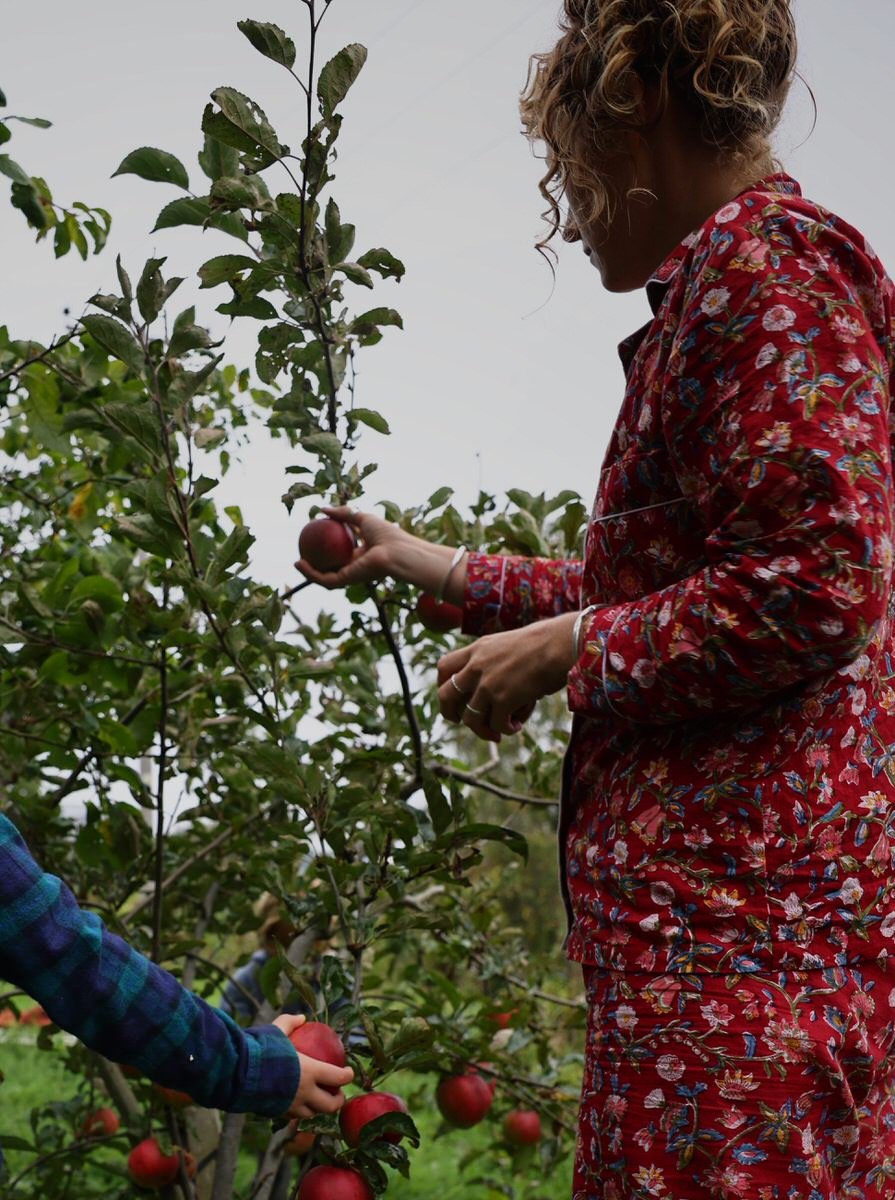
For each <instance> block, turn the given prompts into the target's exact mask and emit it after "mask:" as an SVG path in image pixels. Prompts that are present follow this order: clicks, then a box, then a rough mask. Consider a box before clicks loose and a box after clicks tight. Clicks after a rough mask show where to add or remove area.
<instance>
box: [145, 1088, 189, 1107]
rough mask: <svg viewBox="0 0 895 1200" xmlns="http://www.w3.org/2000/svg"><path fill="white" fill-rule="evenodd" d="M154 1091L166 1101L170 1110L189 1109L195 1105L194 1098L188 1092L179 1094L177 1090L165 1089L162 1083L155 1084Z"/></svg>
mask: <svg viewBox="0 0 895 1200" xmlns="http://www.w3.org/2000/svg"><path fill="white" fill-rule="evenodd" d="M152 1090H153V1091H154V1092H155V1094H156V1095H157V1096H159V1097H161V1099H162V1100H164V1102H165V1104H167V1105H168V1107H169V1108H177V1109H180V1108H189V1106H190V1105H191V1104H194V1103H195V1101H194V1100H193V1097H192V1096H190V1095H188V1094H187V1093H186V1092H179V1091H178V1090H177V1088H169V1087H164V1086H163V1085H162V1084H160V1083H154V1084H153V1085H152Z"/></svg>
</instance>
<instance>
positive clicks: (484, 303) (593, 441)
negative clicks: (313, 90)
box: [0, 0, 895, 583]
mask: <svg viewBox="0 0 895 1200" xmlns="http://www.w3.org/2000/svg"><path fill="white" fill-rule="evenodd" d="M557 8H558V6H557V4H556V3H553V2H551V0H451V3H450V4H446V3H444V0H377V2H376V3H373V2H371V0H334V2H333V5H332V9H331V12H330V14H329V16H328V17H327V21H326V24H325V25H324V34H323V40H324V51H325V53H326V54H327V56H328V55H329V54H331V53H333V52H335V50H337V49H338V48H339V47H340V46H341V45H342V44H344V43H345V42H348V41H361V42H364V43H365V44H366V45H367V46H368V47H369V49H370V59H369V62H368V65H367V67H366V69H365V71H364V73H363V75H362V76H361V79H360V81H359V82H358V84H357V85H356V88H355V90H354V91H353V92H352V94H351V96H350V98H349V100H348V102H347V103H346V105H345V106H344V113H345V132H344V136H343V140H342V143H341V147H342V149H341V164H340V168H339V177H338V179H337V182H336V185H335V189H334V191H335V195H336V197H337V199H338V200H339V203H340V205H341V208H342V213H343V219H347V220H351V221H354V222H355V223H356V224H357V225H358V230H359V239H358V241H359V249H361V250H362V249H366V248H367V247H369V246H380V245H381V246H386V247H388V248H389V249H391V250H392V251H393V252H394V253H396V254H398V255H399V256H400V257H401V258H403V259H404V261H405V263H406V264H407V268H408V274H407V277H406V280H405V281H404V283H402V284H401V286H400V287H397V288H396V287H394V286H391V287H383V289H382V290H381V292H380V293H379V297H378V302H381V303H389V304H393V305H394V306H395V307H397V308H398V309H399V310H400V311H401V312H402V313H403V315H404V318H405V323H406V331H405V332H404V333H400V332H397V331H394V332H392V331H390V332H388V334H387V337H386V340H385V341H384V342H383V343H382V344H381V345H380V346H377V347H373V348H372V349H370V350H367V351H365V352H364V353H363V356H362V358H361V360H360V387H359V394H358V403H360V404H362V405H363V406H365V407H372V408H378V409H380V410H381V411H383V412H384V413H385V414H386V416H387V418H388V420H389V422H390V424H391V426H392V429H393V435H392V437H391V438H390V439H376V438H375V437H373V436H371V437H370V438H369V439H368V442H367V445H368V447H370V449H371V454H370V456H371V457H373V456H374V453H373V450H372V446H371V443H373V442H375V443H376V449H377V450H378V451H379V453H378V460H379V461H380V463H381V471H380V472H379V474H378V475H377V476H375V477H374V478H373V480H372V481H371V485H370V495H371V499H373V500H375V499H379V498H382V497H390V498H393V499H396V500H398V501H400V502H402V503H408V504H409V503H414V502H417V501H419V500H421V499H422V498H424V497H425V496H426V495H428V494H429V492H430V491H432V490H434V488H435V487H436V486H438V485H440V484H442V483H447V484H450V485H452V486H454V487H455V488H456V489H457V491H458V497H459V498H460V499H461V500H462V501H463V502H466V501H470V500H472V499H473V498H474V496H475V494H476V492H477V489H478V487H479V484H480V483H481V484H482V485H483V486H484V487H485V488H487V489H489V490H492V491H496V492H501V491H503V490H505V489H506V488H507V487H512V486H521V487H524V488H526V489H527V490H529V491H540V490H543V489H546V490H547V491H551V492H556V491H558V490H560V489H561V488H566V487H571V488H574V489H576V490H578V491H580V492H581V493H582V494H583V495H584V496H585V500H586V502H587V503H589V502H590V499H591V497H592V494H593V491H594V488H595V484H596V478H597V472H598V469H599V466H600V462H601V459H602V455H603V451H604V448H605V445H606V442H607V440H608V436H609V432H610V429H611V427H612V423H613V420H614V417H615V413H616V411H617V408H618V405H619V402H620V399H621V388H622V378H621V372H620V367H619V364H618V360H617V357H616V352H615V347H616V344H617V342H618V341H619V340H620V339H621V338H622V337H623V336H624V335H625V334H627V333H629V332H630V331H631V330H632V329H634V328H636V327H637V326H638V325H639V324H641V323H642V321H643V320H644V319H645V317H646V315H647V308H646V303H645V299H644V297H643V296H642V294H637V295H632V296H622V297H619V296H611V295H608V294H607V293H605V292H603V291H602V289H601V287H600V282H599V277H598V275H597V274H596V272H595V271H594V270H593V269H592V268H591V267H590V266H589V265H588V263H587V262H586V260H585V258H584V256H583V255H582V254H581V252H580V250H578V249H577V248H568V249H564V250H563V253H562V256H561V265H560V271H559V277H558V282H557V286H556V288H555V291H553V293H552V295H551V280H550V276H549V272H548V271H547V268H546V267H545V266H544V264H543V263H542V261H541V259H540V258H539V257H538V255H537V254H536V253H535V252H534V250H533V249H532V243H533V240H534V238H535V235H536V234H537V232H538V229H539V218H538V214H539V212H540V207H541V204H540V198H539V196H538V194H537V190H536V182H537V178H538V175H539V164H538V163H536V162H535V161H534V160H533V159H532V156H531V152H530V150H529V148H528V146H527V144H526V143H525V141H524V140H523V139H522V137H521V136H520V135H519V121H518V116H517V108H516V102H517V96H518V93H519V90H520V87H521V85H522V83H523V81H524V78H525V73H526V64H527V58H528V55H529V54H530V53H531V52H533V51H535V50H537V49H542V48H546V47H547V46H548V45H549V44H550V42H551V39H552V36H553V30H554V28H555V18H556V13H557ZM798 13H799V18H800V26H801V37H802V64H801V65H802V72H803V74H804V76H805V78H806V79H807V81H808V82H809V83H810V85H811V87H812V88H813V90H814V93H815V95H816V97H817V104H818V109H819V114H818V121H817V127H816V129H815V130H814V132H813V134H811V136H810V138H809V133H810V131H811V124H812V112H811V106H810V102H809V100H808V93H807V90H806V88H805V87H804V86H802V85H797V87H796V90H795V93H794V96H793V99H792V102H791V105H790V110H789V114H788V117H787V120H786V123H785V125H784V127H783V129H782V131H781V134H780V136H779V139H778V153H779V155H780V157H781V158H782V159H783V161H784V163H785V165H786V166H787V167H788V169H790V171H791V172H792V173H794V174H795V175H797V176H798V177H799V178H800V180H801V181H802V183H803V186H804V188H805V191H806V193H807V194H809V195H810V196H812V197H813V198H815V199H817V200H819V201H821V202H823V203H825V204H827V205H828V206H829V207H831V208H833V209H834V210H837V211H838V212H840V213H841V214H842V215H843V216H845V217H846V218H848V219H849V220H851V221H852V222H853V223H854V224H856V225H857V226H858V227H859V228H861V229H862V230H863V231H864V232H865V233H866V234H867V235H868V236H869V237H870V239H871V241H872V242H873V243H874V244H875V246H876V249H877V250H878V252H879V253H880V254H881V256H882V258H883V260H884V261H885V262H887V263H888V264H890V267H891V264H892V263H895V229H893V224H892V218H891V213H892V195H893V183H895V178H893V176H895V162H893V156H892V138H891V132H890V129H891V122H892V112H893V108H895V105H893V100H895V85H893V82H892V67H891V54H892V47H893V44H895V5H893V3H892V0H801V3H800V4H799V5H798ZM241 17H254V18H257V19H260V20H269V21H275V22H277V23H278V24H280V25H282V26H283V27H284V28H285V29H286V30H287V31H288V32H290V33H291V34H292V35H293V36H294V37H295V39H296V41H297V42H298V43H299V46H300V47H301V45H302V44H303V42H304V28H305V8H304V6H303V4H301V3H300V0H213V3H212V2H209V0H176V2H175V0H154V3H152V4H146V5H138V4H135V3H122V2H121V0H88V3H86V4H82V5H73V4H71V3H70V2H69V0H66V2H65V3H63V2H62V0H44V2H43V3H42V4H25V3H17V4H8V5H7V6H6V8H5V11H4V35H5V36H4V41H3V46H2V48H0V59H2V65H0V85H2V87H3V89H4V90H5V91H6V93H7V97H8V100H9V111H11V112H18V113H22V114H23V115H26V116H27V115H40V116H45V117H48V118H50V119H52V120H53V121H54V123H55V124H54V127H53V129H51V130H49V131H47V132H45V133H41V132H39V131H37V130H31V129H22V130H21V132H20V131H19V130H18V129H17V130H16V135H15V140H14V141H13V143H12V144H11V145H10V146H9V147H8V149H9V150H10V151H12V153H13V156H14V157H15V158H16V159H18V160H20V161H21V162H22V164H23V165H24V166H25V167H26V168H27V169H29V170H30V171H32V172H34V173H38V174H44V175H45V176H46V178H47V179H48V180H49V181H50V184H51V186H52V187H53V189H54V192H55V193H56V197H57V199H59V200H69V201H70V200H73V199H83V200H85V201H87V202H92V203H97V204H102V205H104V206H105V207H107V208H109V209H110V210H111V211H112V213H113V216H114V221H115V223H114V226H113V234H112V239H111V244H110V247H109V250H108V251H107V252H106V253H104V254H103V255H100V256H99V257H98V258H92V259H90V260H89V261H88V262H87V263H86V264H83V263H81V262H80V261H79V260H77V259H76V258H75V257H74V256H72V255H70V256H69V257H68V258H67V259H64V260H62V262H60V263H55V262H54V260H53V257H52V251H51V249H50V248H49V247H48V246H46V245H40V246H34V245H33V244H31V242H30V239H29V235H28V233H27V232H26V231H25V230H24V229H23V221H22V218H21V216H20V215H19V214H18V213H15V212H13V211H12V210H11V209H10V208H9V207H8V206H7V204H6V203H5V200H4V201H3V202H0V239H2V244H3V262H4V267H5V270H4V273H3V276H2V278H0V322H4V321H5V322H6V323H8V324H9V326H10V328H11V332H12V333H13V334H14V335H15V336H20V337H25V336H31V337H38V338H44V339H47V338H49V337H50V336H51V335H52V334H53V333H54V332H56V331H58V330H59V329H60V328H61V327H62V326H63V325H64V322H65V318H64V317H63V308H65V307H66V306H67V307H69V308H71V309H72V311H73V312H75V313H77V312H79V311H80V310H81V308H82V306H83V302H84V300H85V299H86V297H87V296H89V295H90V294H91V293H92V292H94V291H97V290H114V287H115V275H114V258H115V254H116V253H117V252H120V253H121V254H122V257H123V258H124V260H125V262H126V264H128V265H129V267H130V269H131V273H132V274H135V273H139V269H140V267H141V265H142V263H143V261H144V260H145V259H146V258H147V257H148V256H149V255H150V254H151V253H158V254H167V255H168V256H169V263H168V270H170V271H171V273H175V274H188V273H189V271H190V270H191V269H194V268H195V266H196V265H198V264H199V263H200V262H202V261H203V260H204V259H205V258H208V257H210V256H211V255H212V254H214V253H219V252H221V250H222V249H226V248H229V246H227V245H226V244H225V243H222V242H221V241H220V240H219V235H216V234H206V235H201V234H200V233H199V231H197V230H195V229H187V230H183V231H180V230H177V231H166V232H164V233H162V234H156V235H150V234H149V230H150V229H151V228H152V225H153V223H154V219H155V215H156V213H157V212H158V210H159V209H160V208H161V207H162V205H163V204H164V203H166V202H167V201H168V200H169V199H173V198H174V196H175V195H176V194H177V193H176V192H175V190H174V189H173V188H171V187H167V186H165V185H161V184H149V183H144V182H143V181H141V180H137V179H134V178H132V177H123V178H117V179H110V176H111V174H112V172H113V171H114V169H115V167H116V166H117V165H118V163H119V161H120V160H121V159H122V157H123V156H124V155H125V154H126V153H127V152H128V151H129V150H131V149H133V148H134V147H136V146H140V145H154V146H159V147H161V148H163V149H166V150H169V151H172V152H173V153H175V154H177V155H178V156H179V157H181V158H182V160H183V161H184V162H185V163H186V164H187V165H188V168H189V170H190V174H191V177H192V179H193V180H194V181H195V186H196V189H197V190H199V189H200V188H201V186H202V185H201V177H200V173H199V170H198V167H197V166H196V159H195V156H196V151H197V149H198V148H199V145H200V134H199V121H200V117H201V113H202V109H203V106H204V104H205V102H206V100H207V97H208V93H209V92H210V91H211V90H212V88H214V87H217V86H219V85H231V86H235V87H237V88H239V89H240V90H242V91H245V92H248V93H249V94H250V95H251V96H253V97H254V98H255V99H256V100H257V101H258V102H259V103H260V104H261V105H262V106H263V107H264V108H265V109H266V110H267V112H268V114H269V115H270V116H271V118H272V119H273V120H274V122H275V124H276V125H277V128H278V130H279V132H280V136H281V139H282V140H284V141H287V142H290V143H291V144H292V145H293V146H294V145H296V144H297V143H298V142H299V140H300V130H301V125H300V119H301V118H300V105H299V97H298V95H297V94H296V91H295V90H293V89H294V85H293V87H292V88H290V86H289V81H288V77H287V76H286V75H285V73H283V72H282V71H281V70H280V69H278V68H276V67H275V66H274V65H273V64H270V63H268V62H267V61H266V60H264V59H262V58H261V57H260V56H259V55H258V54H257V53H256V52H255V51H254V50H253V49H252V48H251V46H250V45H249V44H248V42H247V41H245V39H244V38H243V37H242V36H241V35H240V34H239V33H238V31H237V30H236V25H235V23H236V21H237V19H239V18H241ZM300 54H301V50H300ZM806 139H807V140H806ZM4 149H6V147H5V148H4ZM214 296H215V294H214V293H208V292H205V293H201V294H200V295H199V297H198V301H199V312H200V314H204V315H205V316H206V319H209V320H214V321H217V322H221V318H220V317H217V316H216V315H215V314H214V313H213V307H214V305H215V304H216V303H218V302H220V299H223V298H224V293H223V291H222V292H220V294H219V298H218V299H215V298H214ZM363 299H365V300H366V299H367V297H366V296H365V297H363ZM186 302H187V300H186V299H185V301H184V303H186ZM253 333H254V329H253V328H251V323H250V322H243V323H242V325H241V326H240V327H238V328H237V329H236V330H235V331H234V333H233V335H232V337H231V338H230V340H229V341H228V352H229V354H230V356H231V357H232V358H233V359H235V360H236V361H242V362H247V361H249V358H250V355H251V354H252V353H253V350H254V342H253ZM287 461H289V458H288V455H284V454H283V453H282V452H281V451H280V450H279V449H272V448H271V445H270V443H269V442H268V441H267V439H266V437H264V436H259V437H258V438H257V439H256V441H255V443H254V445H253V447H252V449H251V450H250V452H249V453H247V454H246V456H245V460H244V463H243V465H242V466H241V467H240V468H239V469H238V471H235V472H234V473H233V476H232V478H231V480H230V482H229V483H228V485H227V500H228V502H233V501H237V502H239V503H240V504H241V505H242V507H243V511H244V513H245V515H246V518H247V520H248V521H249V524H250V525H251V526H252V527H253V529H254V532H255V533H256V534H257V535H258V538H259V543H258V546H257V548H256V551H255V560H254V571H255V574H256V575H258V576H260V577H262V578H264V579H266V580H267V581H269V582H271V583H282V582H285V581H287V580H288V581H291V579H292V572H291V566H290V564H291V562H292V559H293V557H294V553H293V550H294V539H295V532H296V530H297V529H298V527H299V526H300V524H301V519H302V514H301V513H298V512H297V513H296V514H295V515H294V516H293V517H292V519H291V521H290V520H289V519H288V518H287V517H286V515H285V510H283V508H282V506H281V504H280V502H279V497H280V494H281V493H282V491H283V490H284V489H285V477H284V476H283V475H282V473H281V472H282V467H283V466H284V465H285V464H286V462H287Z"/></svg>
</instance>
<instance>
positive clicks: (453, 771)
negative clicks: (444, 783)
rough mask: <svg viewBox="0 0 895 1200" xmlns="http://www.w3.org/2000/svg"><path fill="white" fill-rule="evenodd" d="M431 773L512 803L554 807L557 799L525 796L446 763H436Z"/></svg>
mask: <svg viewBox="0 0 895 1200" xmlns="http://www.w3.org/2000/svg"><path fill="white" fill-rule="evenodd" d="M431 770H432V773H433V775H438V776H439V778H441V779H456V780H458V782H460V783H467V784H469V786H470V787H474V788H478V789H479V791H480V792H490V793H491V795H492V796H500V798H501V800H511V801H512V802H513V803H514V804H528V805H536V806H537V807H540V808H555V807H556V806H557V804H558V803H559V801H558V800H548V799H545V798H544V797H543V796H526V795H524V794H523V793H522V792H514V791H511V790H510V789H509V788H505V787H500V786H499V784H496V783H490V782H489V781H488V780H487V779H482V778H481V777H480V776H479V775H477V774H474V773H472V772H470V771H461V770H459V769H458V768H457V767H449V766H448V765H447V764H446V763H436V764H435V765H434V766H433V767H432V768H431Z"/></svg>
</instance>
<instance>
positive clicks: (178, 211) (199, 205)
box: [152, 196, 211, 233]
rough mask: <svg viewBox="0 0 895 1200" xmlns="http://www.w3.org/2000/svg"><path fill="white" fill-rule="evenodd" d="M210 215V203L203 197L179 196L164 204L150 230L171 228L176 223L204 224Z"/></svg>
mask: <svg viewBox="0 0 895 1200" xmlns="http://www.w3.org/2000/svg"><path fill="white" fill-rule="evenodd" d="M210 216H211V205H210V204H209V202H208V200H207V199H206V198H205V197H197V196H180V197H179V198H178V199H177V200H172V201H171V203H170V204H166V205H165V207H164V208H163V209H162V211H161V212H160V213H159V215H158V216H157V217H156V220H155V225H154V226H153V227H152V232H153V233H155V232H156V230H157V229H173V228H174V227H175V226H176V225H204V224H205V222H206V221H207V220H208V218H209V217H210Z"/></svg>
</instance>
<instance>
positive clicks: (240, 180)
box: [211, 175, 273, 211]
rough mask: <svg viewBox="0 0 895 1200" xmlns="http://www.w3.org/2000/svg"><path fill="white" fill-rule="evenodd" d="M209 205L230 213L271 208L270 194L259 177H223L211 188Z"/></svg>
mask: <svg viewBox="0 0 895 1200" xmlns="http://www.w3.org/2000/svg"><path fill="white" fill-rule="evenodd" d="M211 203H212V205H213V207H215V208H225V209H229V210H231V211H232V210H234V209H241V208H250V209H252V210H255V209H272V208H273V201H272V200H271V198H270V192H268V190H267V186H266V185H265V183H264V180H263V179H261V177H260V176H259V175H236V176H224V177H222V178H221V179H216V180H215V181H214V183H213V184H212V187H211Z"/></svg>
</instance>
